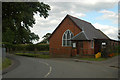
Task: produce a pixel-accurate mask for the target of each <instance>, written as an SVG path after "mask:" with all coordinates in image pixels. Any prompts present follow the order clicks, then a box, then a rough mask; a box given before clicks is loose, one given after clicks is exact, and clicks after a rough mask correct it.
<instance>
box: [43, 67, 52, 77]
mask: <svg viewBox="0 0 120 80" xmlns="http://www.w3.org/2000/svg"><path fill="white" fill-rule="evenodd" d="M49 68H50V69H49V72H48V73H47V74H46V75H45V76H44V77H45V78H46V77H47V76H48V75H49V74H50V73H51V71H52V67H51V66H50V67H49Z"/></svg>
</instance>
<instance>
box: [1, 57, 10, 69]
mask: <svg viewBox="0 0 120 80" xmlns="http://www.w3.org/2000/svg"><path fill="white" fill-rule="evenodd" d="M11 64H12V61H11V60H10V59H8V58H5V60H4V61H3V62H2V69H5V68H7V67H9V66H10V65H11Z"/></svg>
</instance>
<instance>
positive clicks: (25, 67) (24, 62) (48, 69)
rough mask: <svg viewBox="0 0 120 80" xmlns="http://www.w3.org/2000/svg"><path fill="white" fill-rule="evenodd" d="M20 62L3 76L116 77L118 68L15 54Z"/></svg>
mask: <svg viewBox="0 0 120 80" xmlns="http://www.w3.org/2000/svg"><path fill="white" fill-rule="evenodd" d="M12 57H14V58H16V59H17V60H18V61H19V62H20V64H19V66H17V67H16V68H14V69H13V70H12V71H9V72H8V73H6V74H4V75H3V78H117V77H118V69H117V68H112V67H108V66H104V65H100V64H99V65H98V64H90V63H83V62H75V61H74V60H72V59H62V58H59V59H55V58H54V59H39V58H30V57H23V56H15V55H12Z"/></svg>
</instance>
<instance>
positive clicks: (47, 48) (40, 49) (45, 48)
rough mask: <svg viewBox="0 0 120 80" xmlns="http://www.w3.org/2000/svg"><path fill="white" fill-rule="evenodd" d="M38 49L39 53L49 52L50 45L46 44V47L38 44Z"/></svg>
mask: <svg viewBox="0 0 120 80" xmlns="http://www.w3.org/2000/svg"><path fill="white" fill-rule="evenodd" d="M36 49H37V50H38V51H49V45H48V44H46V45H44V44H38V45H36Z"/></svg>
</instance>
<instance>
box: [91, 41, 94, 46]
mask: <svg viewBox="0 0 120 80" xmlns="http://www.w3.org/2000/svg"><path fill="white" fill-rule="evenodd" d="M91 48H94V40H91Z"/></svg>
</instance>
